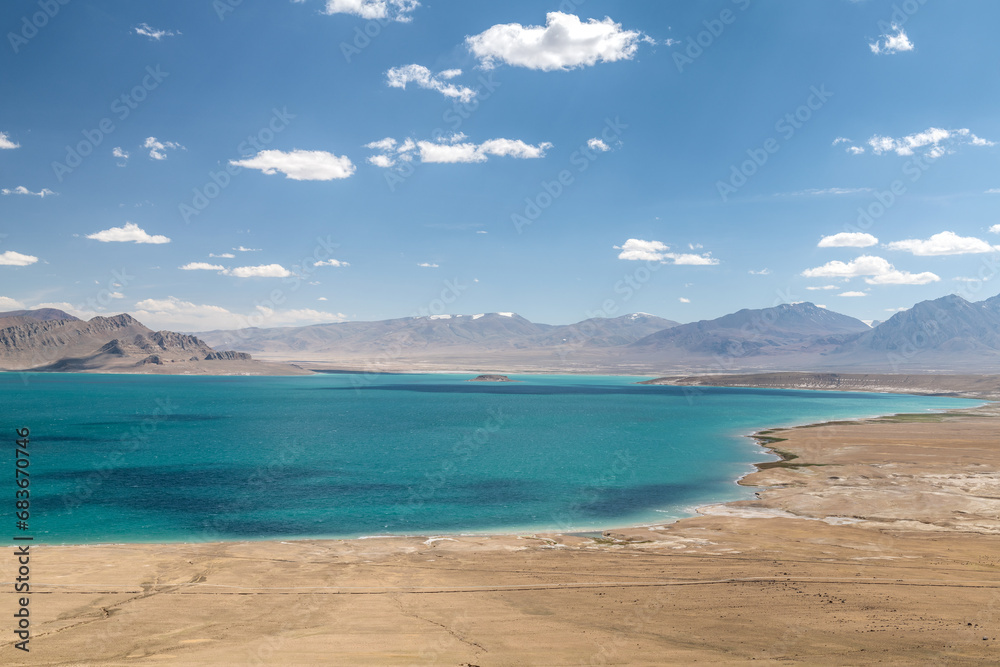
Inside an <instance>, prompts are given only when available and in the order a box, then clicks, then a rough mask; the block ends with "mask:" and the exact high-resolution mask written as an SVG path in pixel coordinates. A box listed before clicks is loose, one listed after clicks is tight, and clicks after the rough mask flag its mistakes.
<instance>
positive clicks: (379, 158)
mask: <svg viewBox="0 0 1000 667" xmlns="http://www.w3.org/2000/svg"><path fill="white" fill-rule="evenodd" d="M368 164H372V165H375V166H376V167H382V168H383V169H388V168H389V167H391V166H393V165H395V164H396V161H395V160H393V159H392V158H391V157H389V156H388V155H372V156H370V157H369V158H368Z"/></svg>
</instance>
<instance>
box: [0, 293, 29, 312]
mask: <svg viewBox="0 0 1000 667" xmlns="http://www.w3.org/2000/svg"><path fill="white" fill-rule="evenodd" d="M24 307H25V306H24V304H23V303H21V302H20V301H18V300H17V299H12V298H11V297H9V296H0V310H24Z"/></svg>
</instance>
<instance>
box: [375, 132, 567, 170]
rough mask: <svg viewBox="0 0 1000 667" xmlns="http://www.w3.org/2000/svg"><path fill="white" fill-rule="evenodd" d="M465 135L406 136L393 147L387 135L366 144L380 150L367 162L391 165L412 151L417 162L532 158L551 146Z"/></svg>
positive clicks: (464, 161) (393, 143)
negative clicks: (480, 139) (474, 139)
mask: <svg viewBox="0 0 1000 667" xmlns="http://www.w3.org/2000/svg"><path fill="white" fill-rule="evenodd" d="M465 138H466V136H465V135H464V134H461V133H458V134H454V135H452V136H451V137H442V138H441V140H439V141H436V142H434V141H414V140H413V139H409V138H407V139H406V140H405V141H403V143H401V144H398V147H396V146H397V142H396V140H395V139H392V138H390V137H387V138H385V139H381V140H379V141H373V142H372V143H370V144H367V147H368V148H375V149H378V150H382V151H383V153H382V154H381V155H373V156H371V157H369V158H368V163H369V164H373V165H375V166H376V167H392V166H393V165H395V164H396V160H397V158H398V159H400V160H403V161H410V160H412V159H413V156H414V155H418V156H419V157H420V161H421V162H426V163H439V164H444V163H448V164H456V163H473V162H486V161H487V160H488V159H489V158H490V157H491V156H492V157H511V158H515V159H520V160H532V159H538V158H543V157H545V151H547V150H548V149H550V148H552V144H550V143H548V142H542V143H540V144H538V145H537V146H536V145H532V144H528V143H525V142H523V141H521V140H520V139H489V140H487V141H484V142H483V143H481V144H475V143H471V142H465V141H463V139H465Z"/></svg>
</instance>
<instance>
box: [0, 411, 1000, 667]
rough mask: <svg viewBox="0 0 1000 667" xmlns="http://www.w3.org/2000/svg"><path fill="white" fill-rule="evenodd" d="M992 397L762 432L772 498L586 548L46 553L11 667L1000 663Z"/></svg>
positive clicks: (999, 460)
mask: <svg viewBox="0 0 1000 667" xmlns="http://www.w3.org/2000/svg"><path fill="white" fill-rule="evenodd" d="M998 416H1000V407H998V406H996V405H988V406H985V407H982V408H976V409H972V410H966V411H959V412H953V413H949V414H946V415H920V416H900V417H890V418H882V419H874V420H864V421H857V422H840V423H831V424H826V425H819V426H811V427H799V428H793V429H785V430H773V431H768V432H765V433H762V434H759V435H760V438H762V439H763V440H764V441H766V442H768V443H770V445H771V446H773V447H774V448H775V449H776V450H777V451H778V452H779V453H780V454H781V455H782V456H783V457H784V460H783V461H779V462H775V463H771V464H763V465H761V466H760V468H761V469H760V470H759V471H758V472H756V473H753V474H751V475H749V476H748V477H746V478H744V479H743V480H742V482H741V483H743V484H747V485H752V486H756V487H758V488H759V491H758V496H759V497H758V499H757V500H750V501H742V502H736V503H729V504H726V505H718V506H712V507H706V508H702V509H701V512H702V514H701V515H699V516H695V517H691V518H688V519H682V520H680V521H677V522H675V523H672V524H668V525H663V526H648V527H641V528H626V529H620V530H609V531H605V533H604V535H603V537H598V536H583V535H555V534H553V535H541V534H538V535H506V536H430V537H428V536H424V537H412V538H401V537H397V538H384V539H364V540H336V541H335V540H305V541H294V542H234V543H211V544H209V543H203V544H117V545H100V546H35V547H32V549H31V554H32V559H31V567H32V570H31V586H32V597H31V603H30V605H31V607H30V608H31V628H32V638H31V643H30V649H31V651H30V653H24V652H23V651H19V650H16V649H15V648H14V641H15V639H14V638H13V635H12V632H11V631H12V630H13V623H12V620H13V619H12V617H11V614H12V611H13V610H14V609H15V608H16V607H15V605H16V597H17V596H16V595H15V594H14V592H13V586H12V583H11V582H12V581H13V578H14V575H15V568H16V563H15V558H14V557H12V556H8V557H6V558H4V559H2V570H0V579H2V580H3V582H4V583H3V584H2V593H0V609H3V610H4V611H3V613H2V614H0V617H2V618H6V619H7V621H6V623H7V627H6V628H4V634H3V640H2V642H3V643H2V645H0V663H2V664H4V665H89V664H99V665H136V664H139V665H147V664H148V665H153V664H155V665H174V664H176V665H213V664H282V665H295V664H327V665H454V666H456V667H457V666H459V665H479V666H480V667H487V666H490V667H493V666H505V665H669V664H683V665H687V664H695V663H698V664H708V665H727V664H746V663H748V662H750V661H753V662H754V664H761V665H767V664H774V665H777V664H781V665H867V664H875V663H881V664H898V665H916V664H932V665H986V664H996V663H997V660H998V655H1000V430H998V426H1000V420H998Z"/></svg>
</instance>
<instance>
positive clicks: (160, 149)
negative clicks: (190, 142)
mask: <svg viewBox="0 0 1000 667" xmlns="http://www.w3.org/2000/svg"><path fill="white" fill-rule="evenodd" d="M142 147H143V148H148V149H149V157H151V158H152V159H154V160H166V159H167V153H166V151H167V149H170V150H172V151H175V150H182V151H186V150H187V149H186V148H184V147H183V146H181V145H180V144H178V143H176V142H173V141H160V140H158V139H157V138H156V137H146V141H145V143H143V145H142ZM113 153H114V151H112V154H113Z"/></svg>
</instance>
